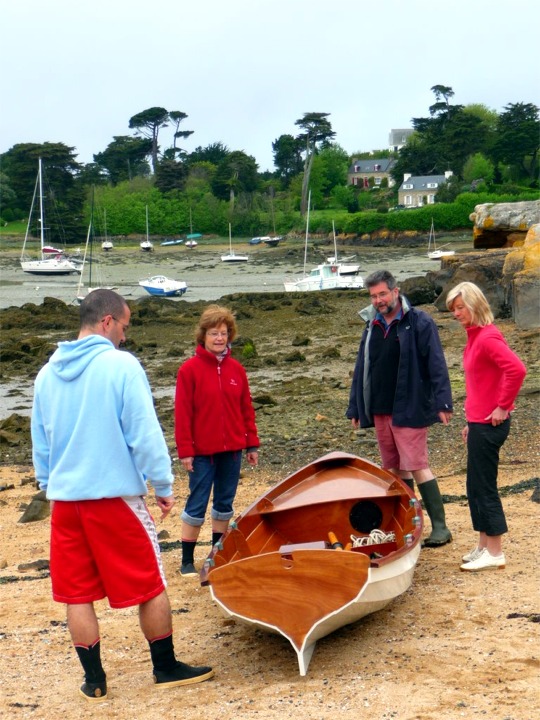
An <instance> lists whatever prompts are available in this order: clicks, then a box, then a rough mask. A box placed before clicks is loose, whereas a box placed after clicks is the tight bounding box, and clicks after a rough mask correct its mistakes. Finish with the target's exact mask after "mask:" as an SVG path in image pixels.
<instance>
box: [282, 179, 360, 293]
mask: <svg viewBox="0 0 540 720" xmlns="http://www.w3.org/2000/svg"><path fill="white" fill-rule="evenodd" d="M310 200H311V193H310V195H309V197H308V211H307V221H306V242H305V249H304V274H303V276H302V277H300V278H296V279H294V280H285V281H284V283H283V285H284V287H285V292H312V291H317V290H354V289H359V288H363V287H364V280H363V278H362V277H361V276H360V275H358V274H357V273H352V274H351V273H345V274H343V273H342V272H341V271H340V267H339V263H337V262H326V263H321V264H320V265H317V267H315V268H313V269H312V270H310V272H309V273H306V271H305V267H306V257H307V244H308V237H309V205H310ZM335 242H336V233H335V230H334V246H335ZM334 253H335V257H336V258H337V250H336V249H335V247H334Z"/></svg>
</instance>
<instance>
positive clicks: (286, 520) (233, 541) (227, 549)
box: [211, 461, 422, 567]
mask: <svg viewBox="0 0 540 720" xmlns="http://www.w3.org/2000/svg"><path fill="white" fill-rule="evenodd" d="M363 462H365V463H366V467H360V468H359V467H358V466H357V465H355V464H351V465H344V464H343V462H326V463H323V464H322V466H319V467H314V466H313V465H312V466H307V468H304V469H303V471H306V472H305V477H302V473H303V471H299V472H298V473H295V474H294V475H293V476H291V477H290V478H289V479H287V480H284V481H283V482H281V483H280V484H279V485H277V486H276V487H275V488H273V489H272V490H271V491H270V492H269V493H267V494H266V495H265V496H264V497H262V498H261V499H259V500H258V501H257V502H255V503H254V504H253V505H252V506H251V507H250V508H248V509H247V510H246V512H245V513H243V514H242V515H241V516H240V517H239V518H237V520H236V522H234V523H231V526H230V528H229V530H228V531H227V533H226V534H225V535H224V537H223V538H222V541H221V543H220V544H218V545H217V546H216V547H215V548H214V550H213V551H212V553H211V558H212V560H213V565H215V566H216V567H219V566H221V565H223V564H227V563H230V562H235V561H237V560H241V559H244V558H248V557H252V556H254V555H263V554H266V553H280V554H281V555H282V556H285V555H288V554H289V555H290V554H291V553H292V552H294V551H297V550H321V549H327V550H337V551H341V550H343V551H345V552H352V553H362V554H364V555H367V556H368V557H369V558H370V564H371V566H372V567H377V566H379V565H383V564H384V563H385V560H387V559H394V558H395V557H396V554H398V553H401V552H403V553H405V552H408V550H409V549H410V546H411V545H412V544H415V543H416V542H418V541H419V539H420V536H421V532H422V514H421V510H420V505H419V503H418V501H417V500H416V499H415V498H414V496H413V495H412V493H411V492H410V491H409V490H408V489H407V488H406V487H405V485H404V484H403V483H402V482H400V481H399V480H397V479H396V478H395V477H394V476H393V475H391V474H390V473H387V472H386V471H380V472H382V473H384V475H383V476H382V477H381V476H378V475H377V474H376V473H375V472H374V471H373V468H375V469H376V470H378V468H377V467H376V466H374V465H372V464H371V463H368V462H367V461H363Z"/></svg>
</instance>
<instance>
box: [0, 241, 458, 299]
mask: <svg viewBox="0 0 540 720" xmlns="http://www.w3.org/2000/svg"><path fill="white" fill-rule="evenodd" d="M452 247H453V248H455V249H456V251H458V250H459V251H462V250H470V249H472V240H471V241H469V240H467V239H463V240H461V241H456V242H454V243H452ZM235 249H236V250H237V251H238V253H245V254H247V255H248V256H249V260H248V262H246V263H238V264H226V263H223V262H221V259H220V255H221V253H222V252H224V251H225V252H226V248H219V247H216V246H207V247H204V246H202V247H201V245H199V246H198V247H197V248H195V249H194V250H188V249H186V248H185V247H182V246H178V247H174V248H164V247H161V246H159V245H158V246H156V247H155V252H153V253H142V252H140V251H138V250H137V249H134V248H118V249H113V250H112V251H109V252H108V253H105V252H100V253H99V255H98V260H97V262H96V263H95V265H94V269H93V278H94V281H93V285H94V286H95V285H98V286H101V287H113V288H114V289H115V290H117V291H118V292H119V293H120V294H121V295H122V296H123V297H125V298H127V299H132V300H135V299H138V298H143V297H149V296H148V294H147V293H146V291H145V290H144V289H143V288H142V287H140V286H139V284H138V283H139V280H142V279H144V278H146V277H148V276H150V275H159V274H162V275H167V276H168V277H171V278H173V279H175V280H183V281H184V282H186V283H187V286H188V289H187V292H186V293H185V295H183V296H182V298H181V299H182V300H186V301H188V302H190V301H191V302H194V301H197V300H204V301H215V300H218V299H219V298H220V297H223V296H224V295H230V294H232V293H237V292H249V293H257V292H283V291H284V287H283V282H284V280H286V279H289V280H290V279H291V278H294V277H297V276H298V277H300V276H301V275H302V274H303V270H304V265H303V252H302V243H301V241H299V240H296V241H285V242H283V243H282V244H281V246H280V247H279V248H267V247H259V246H256V247H253V246H249V245H247V244H245V245H240V246H239V247H238V248H235ZM289 250H295V251H296V252H295V253H294V254H293V257H289V256H288V255H287V251H289ZM325 254H327V255H331V254H333V252H332V249H331V248H330V247H328V248H327V250H326V252H325ZM338 256H339V257H344V256H347V257H350V256H354V257H355V260H354V262H359V263H360V274H361V275H362V276H363V277H365V276H366V275H368V274H369V273H370V272H372V271H374V270H377V269H379V268H386V269H388V270H390V271H391V272H392V273H393V274H394V275H395V277H396V278H397V279H398V280H404V279H405V278H408V277H413V276H415V275H425V274H426V273H427V272H428V271H430V270H437V269H438V268H439V267H440V262H438V261H433V260H430V259H429V258H427V256H426V251H425V249H424V248H419V247H418V248H386V247H385V248H361V249H360V250H356V249H355V248H351V247H345V248H343V249H340V250H339V251H338ZM319 262H321V260H320V258H319V259H317V258H316V257H313V258H312V259H311V261H310V258H309V255H308V261H307V264H306V269H307V270H308V271H309V270H310V269H311V268H312V267H314V266H315V265H317V263H319ZM86 274H87V271H86V270H85V278H84V281H85V283H86V282H87V281H88V280H87V277H86ZM78 285H79V276H78V275H64V276H59V277H50V276H40V275H30V274H28V273H24V272H23V271H22V270H21V267H20V263H19V258H18V255H17V254H16V253H15V252H13V251H11V252H2V253H1V254H0V308H6V307H9V306H11V305H19V306H20V305H23V304H24V303H27V302H33V303H36V304H40V303H41V302H42V301H43V299H44V298H45V297H55V298H58V299H59V300H62V301H64V302H65V303H67V304H70V303H76V297H77V294H78ZM83 287H84V286H83ZM83 294H84V289H83ZM170 299H171V298H170ZM178 299H180V298H176V299H172V300H173V302H174V301H178Z"/></svg>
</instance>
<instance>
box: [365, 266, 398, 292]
mask: <svg viewBox="0 0 540 720" xmlns="http://www.w3.org/2000/svg"><path fill="white" fill-rule="evenodd" d="M379 283H386V284H387V285H388V289H389V290H393V289H394V288H395V287H397V281H396V278H395V277H394V276H393V275H392V273H391V272H389V271H388V270H375V272H372V273H371V274H370V275H368V276H367V278H366V279H365V280H364V285H365V286H366V287H367V288H371V287H374V285H379Z"/></svg>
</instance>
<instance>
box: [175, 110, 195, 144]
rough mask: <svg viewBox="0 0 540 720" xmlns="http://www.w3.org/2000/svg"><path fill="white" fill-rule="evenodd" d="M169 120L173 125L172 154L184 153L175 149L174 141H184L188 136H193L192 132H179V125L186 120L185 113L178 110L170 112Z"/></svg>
mask: <svg viewBox="0 0 540 720" xmlns="http://www.w3.org/2000/svg"><path fill="white" fill-rule="evenodd" d="M169 118H170V119H171V121H172V122H173V123H174V126H175V130H174V135H173V153H174V154H175V155H176V154H177V153H185V150H182V148H177V147H176V141H177V140H178V138H182V139H184V140H185V139H186V138H188V137H189V136H190V135H193V133H194V130H179V129H178V128H179V127H180V123H181V122H182V121H183V120H185V119H186V118H187V115H186V113H184V112H181V111H180V110H172V111H171V112H170V113H169Z"/></svg>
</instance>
